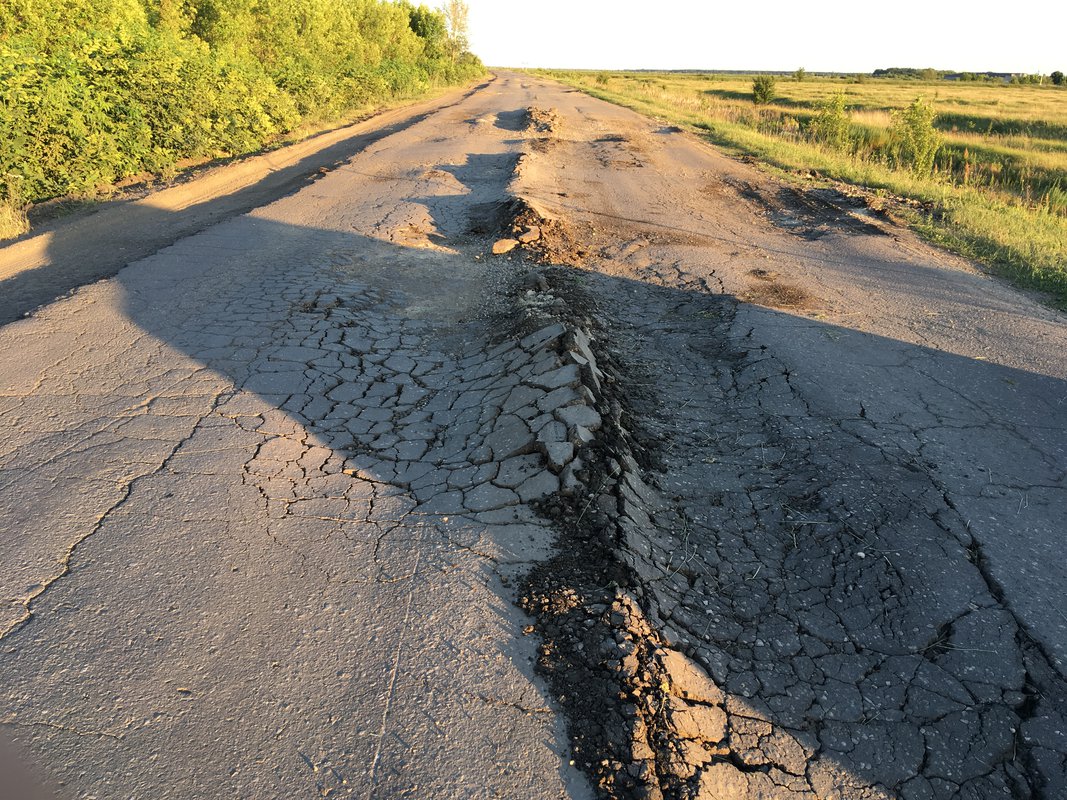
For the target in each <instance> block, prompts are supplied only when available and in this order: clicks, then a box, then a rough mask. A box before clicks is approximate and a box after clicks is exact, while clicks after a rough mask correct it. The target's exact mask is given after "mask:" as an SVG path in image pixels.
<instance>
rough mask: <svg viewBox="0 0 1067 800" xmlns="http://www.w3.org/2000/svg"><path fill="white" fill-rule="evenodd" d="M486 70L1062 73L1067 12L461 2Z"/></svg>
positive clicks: (998, 6)
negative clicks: (467, 6) (932, 69)
mask: <svg viewBox="0 0 1067 800" xmlns="http://www.w3.org/2000/svg"><path fill="white" fill-rule="evenodd" d="M468 2H469V4H470V31H471V49H472V50H473V51H474V52H475V53H477V54H478V55H479V56H481V58H482V60H483V61H484V62H485V63H486V64H488V65H490V66H512V67H574V68H586V69H627V68H634V69H672V68H673V69H745V70H761V69H763V70H790V71H791V70H794V69H796V68H797V67H804V68H805V69H807V70H808V71H809V72H814V71H825V72H870V71H872V70H874V69H876V68H878V67H894V66H896V67H936V68H938V69H953V70H963V71H976V72H977V71H984V70H992V71H994V72H1040V73H1043V74H1046V75H1047V74H1048V73H1050V72H1052V71H1053V70H1057V69H1058V70H1060V71H1062V72H1067V44H1065V42H1067V39H1065V35H1067V2H1065V0H1059V1H1058V2H1056V1H1055V0H1042V1H1041V2H1005V1H1004V0H1001V2H938V0H925V2H923V1H922V0H874V1H873V2H872V0H866V1H865V0H855V2H838V1H837V0H807V1H805V0H794V2H781V1H780V0H773V1H772V2H751V1H750V2H744V1H743V0H730V2H696V0H646V1H645V2H634V0H522V2H519V1H518V0H468Z"/></svg>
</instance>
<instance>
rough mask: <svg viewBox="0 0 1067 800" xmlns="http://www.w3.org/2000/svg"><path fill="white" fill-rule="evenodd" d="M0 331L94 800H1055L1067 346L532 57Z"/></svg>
mask: <svg viewBox="0 0 1067 800" xmlns="http://www.w3.org/2000/svg"><path fill="white" fill-rule="evenodd" d="M503 239H508V240H511V241H509V242H507V243H506V244H504V245H503V246H501V245H500V240H503ZM494 245H497V247H496V249H497V251H498V252H504V253H506V254H504V255H497V256H493V255H491V254H490V253H491V250H492V249H493V248H494ZM0 338H2V340H3V347H2V349H0V359H2V362H0V380H2V382H3V392H2V396H0V424H2V425H3V426H4V433H5V436H4V444H3V451H2V452H3V459H2V462H0V508H2V509H3V511H2V513H3V518H4V522H5V524H4V526H3V530H4V535H3V537H2V538H0V589H2V603H3V605H2V606H0V734H2V735H4V736H5V737H6V738H8V739H9V740H12V741H13V742H14V744H15V746H16V748H17V749H18V751H19V752H20V753H22V754H23V757H24V758H25V759H26V760H27V761H29V762H30V763H31V764H34V765H36V766H38V767H39V768H41V769H42V770H43V771H44V772H45V773H46V774H47V775H48V776H49V780H50V782H51V783H52V784H53V785H55V786H58V787H60V789H61V791H62V792H65V793H66V794H67V795H69V796H72V797H81V796H86V797H88V796H99V797H112V796H115V797H117V796H122V797H145V796H152V797H176V798H177V797H182V798H184V797H189V798H192V797H205V796H216V797H230V796H233V797H262V796H270V797H281V796H285V797H320V796H330V797H335V796H359V797H380V798H388V797H427V798H429V797H434V798H438V797H441V798H443V797H465V798H466V797H523V798H533V797H545V798H558V797H591V796H600V797H612V798H616V797H617V798H638V797H642V798H659V797H668V798H708V800H711V798H756V797H761V798H790V800H792V799H793V798H840V800H846V799H847V800H852V798H879V800H880V799H881V798H898V797H899V798H904V800H925V799H926V798H938V799H940V798H974V799H975V800H978V799H979V798H981V799H982V800H984V799H985V798H1001V797H1012V798H1031V797H1032V798H1042V799H1043V800H1052V799H1053V798H1059V797H1062V796H1065V795H1067V719H1065V715H1067V682H1065V680H1064V674H1065V669H1067V602H1065V601H1064V591H1063V590H1064V587H1067V561H1065V560H1064V559H1063V558H1062V544H1063V532H1064V521H1065V519H1067V488H1065V477H1067V453H1065V448H1067V444H1065V443H1067V436H1065V435H1064V434H1065V428H1067V425H1065V422H1067V382H1065V381H1067V364H1065V363H1064V360H1063V355H1062V354H1063V353H1064V352H1065V351H1067V350H1065V345H1067V327H1065V325H1064V319H1063V317H1062V315H1060V314H1058V313H1056V312H1053V311H1050V310H1047V309H1045V308H1043V307H1042V306H1040V305H1038V304H1037V303H1035V302H1033V301H1032V300H1030V299H1027V298H1025V297H1023V296H1021V295H1019V294H1017V293H1016V292H1014V291H1012V290H1010V289H1007V288H1005V287H1003V286H1001V285H1000V284H998V283H995V282H993V281H991V280H989V279H987V278H985V277H983V276H982V275H980V274H978V273H977V272H975V271H974V270H973V269H972V268H970V267H968V265H966V264H963V263H962V262H959V261H958V260H956V259H953V258H951V257H949V256H946V255H945V254H943V253H939V252H937V251H935V250H933V249H931V248H928V247H926V246H925V245H923V244H922V243H921V242H919V241H918V240H916V239H915V238H914V237H913V236H911V235H910V234H909V233H908V232H907V231H905V230H903V229H900V228H898V227H895V226H894V225H893V224H892V223H891V222H888V221H886V220H883V219H879V218H876V217H871V216H869V215H867V214H866V213H865V210H864V209H863V208H862V207H861V206H859V205H857V204H856V203H853V202H848V201H847V200H846V199H844V198H841V197H839V196H836V195H834V194H833V193H829V194H827V193H826V191H825V190H822V189H818V190H813V191H812V192H809V193H805V192H804V191H803V189H789V190H785V189H783V188H782V187H780V186H778V185H776V184H774V183H773V182H772V181H770V180H769V179H767V178H766V177H763V176H761V175H760V174H759V173H758V172H756V171H754V170H752V169H751V168H750V167H748V166H746V165H743V164H738V163H736V162H733V161H730V160H728V159H725V158H723V157H722V156H720V155H718V154H717V153H715V152H713V151H712V150H710V149H709V148H707V147H705V146H704V145H702V144H700V143H699V142H697V141H695V140H694V139H692V138H690V137H688V136H686V135H684V134H682V133H679V132H678V131H677V130H674V129H669V128H661V127H659V126H658V125H657V124H655V123H654V122H652V121H650V120H647V119H644V118H641V117H639V116H637V115H635V114H633V113H631V112H628V111H625V110H622V109H618V108H615V107H613V106H610V105H607V104H604V103H601V102H599V101H596V100H593V99H591V98H589V97H586V96H584V95H581V94H578V93H576V92H573V91H571V90H567V89H563V88H561V87H559V86H556V85H554V84H548V83H542V82H540V81H537V80H534V79H531V78H526V77H522V76H515V75H503V76H500V77H498V78H497V79H496V80H495V81H493V82H492V83H490V84H489V85H488V86H487V87H485V88H482V89H480V90H479V91H476V92H474V93H473V94H471V95H470V96H468V97H466V98H464V99H463V100H461V101H460V102H458V103H456V104H454V105H450V106H447V107H444V108H442V109H441V110H440V111H439V112H437V113H431V114H429V115H427V116H426V117H425V118H423V119H421V120H420V121H418V122H416V123H415V124H413V125H411V126H410V127H407V128H404V129H403V130H399V131H397V132H394V133H391V134H390V135H388V136H385V137H383V138H380V139H377V140H375V141H373V143H372V144H370V145H369V146H367V147H366V148H365V149H364V150H363V151H362V152H360V153H359V154H358V155H356V156H354V157H353V158H351V159H350V160H349V161H348V162H346V163H345V164H343V165H342V166H340V167H338V168H337V169H336V170H334V171H331V172H329V173H328V174H326V175H325V176H323V177H322V178H321V179H319V180H317V181H316V182H314V183H313V184H311V185H310V186H307V187H305V188H303V189H301V190H300V191H299V192H297V193H296V194H293V195H291V196H289V197H286V198H283V199H280V200H278V201H276V202H274V203H271V204H269V205H266V206H263V207H261V208H259V209H257V210H255V211H253V212H251V213H249V214H247V215H244V216H241V217H237V218H234V219H232V220H230V221H227V222H224V223H222V224H219V225H216V226H214V227H211V228H208V229H207V230H204V231H203V232H201V233H198V234H196V235H193V236H189V237H186V238H184V239H181V240H180V241H178V242H177V243H175V244H174V245H173V246H170V247H167V248H165V249H161V250H159V252H157V253H156V254H155V255H153V256H150V257H148V258H146V259H143V260H141V261H138V262H136V263H134V264H131V265H130V266H128V267H127V268H126V269H124V270H123V271H122V272H120V273H119V274H118V275H117V276H116V277H115V278H114V279H112V280H108V281H103V282H100V283H96V284H93V285H90V286H87V287H84V288H82V289H81V290H79V291H77V292H76V293H74V294H73V295H72V296H71V297H69V298H67V299H64V300H61V301H58V302H56V303H53V304H51V305H49V306H46V307H44V308H42V309H40V310H39V311H38V312H37V313H36V314H35V315H34V316H32V317H30V318H27V319H25V320H22V321H20V322H17V323H14V324H12V325H8V326H6V327H4V328H2V329H0Z"/></svg>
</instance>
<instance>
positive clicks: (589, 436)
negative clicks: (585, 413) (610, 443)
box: [571, 425, 593, 448]
mask: <svg viewBox="0 0 1067 800" xmlns="http://www.w3.org/2000/svg"><path fill="white" fill-rule="evenodd" d="M571 441H572V442H574V446H575V447H579V448H580V447H583V446H584V445H587V444H589V443H590V442H591V441H593V432H592V431H591V430H589V429H588V428H586V427H585V426H584V425H575V426H574V430H572V431H571Z"/></svg>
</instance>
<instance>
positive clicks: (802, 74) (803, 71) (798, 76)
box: [793, 67, 808, 83]
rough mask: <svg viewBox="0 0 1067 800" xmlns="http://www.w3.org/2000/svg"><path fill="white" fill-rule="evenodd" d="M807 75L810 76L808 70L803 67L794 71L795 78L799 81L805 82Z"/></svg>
mask: <svg viewBox="0 0 1067 800" xmlns="http://www.w3.org/2000/svg"><path fill="white" fill-rule="evenodd" d="M806 77H808V71H807V70H806V69H804V68H803V67H801V68H800V69H798V70H797V71H796V72H794V73H793V80H795V81H796V82H797V83H803V81H804V79H805V78H806Z"/></svg>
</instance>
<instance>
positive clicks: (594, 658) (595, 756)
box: [520, 270, 727, 800]
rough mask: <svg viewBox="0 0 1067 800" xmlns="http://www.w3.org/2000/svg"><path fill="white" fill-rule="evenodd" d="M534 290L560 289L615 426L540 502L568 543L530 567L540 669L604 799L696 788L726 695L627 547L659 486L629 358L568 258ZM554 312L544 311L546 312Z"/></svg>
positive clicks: (605, 428)
mask: <svg viewBox="0 0 1067 800" xmlns="http://www.w3.org/2000/svg"><path fill="white" fill-rule="evenodd" d="M524 286H526V287H529V288H526V289H525V291H526V293H527V295H537V294H543V295H545V297H551V298H554V299H555V301H562V302H561V303H559V302H556V303H554V304H553V307H554V308H555V309H556V313H557V318H558V319H560V320H561V321H562V322H563V324H564V325H567V326H568V327H569V329H570V331H571V333H570V334H569V335H568V337H567V338H564V339H562V345H561V348H562V350H561V354H562V355H563V357H567V354H568V353H571V354H572V356H571V357H574V356H575V355H577V359H578V361H582V362H584V364H583V377H584V381H585V383H586V389H587V397H589V398H591V401H592V405H593V407H594V409H595V411H596V413H598V414H599V416H600V418H601V419H602V420H603V425H602V426H601V428H600V429H599V430H598V432H596V436H595V438H592V439H590V441H589V442H587V443H586V444H584V445H583V446H582V448H580V449H579V451H578V454H577V457H576V459H575V460H574V462H572V465H571V466H569V467H568V470H569V471H568V473H564V476H563V480H562V490H561V491H560V492H559V493H558V494H555V495H553V496H551V497H548V498H546V499H544V500H542V501H540V502H539V503H538V509H539V511H540V512H541V513H542V514H543V515H544V516H545V517H547V518H548V519H551V521H552V522H553V523H554V524H555V527H556V528H557V530H558V531H559V533H558V541H557V550H556V555H555V556H554V557H553V558H552V559H551V560H548V561H546V562H543V563H541V564H539V565H537V566H536V567H534V570H531V572H530V573H529V574H528V575H527V576H526V578H525V579H524V581H523V583H522V589H521V599H520V605H521V607H522V608H523V609H524V610H525V611H526V612H527V613H529V614H530V615H531V617H532V618H534V619H535V624H534V625H531V626H529V627H528V628H526V633H527V634H537V635H538V636H540V638H541V645H540V647H539V651H538V653H539V658H538V665H537V668H538V671H539V673H540V674H541V675H542V676H543V677H544V678H545V679H546V682H547V683H548V685H550V687H551V689H552V692H553V694H554V695H555V697H556V699H557V701H558V702H559V704H560V705H561V706H562V707H563V709H564V710H566V714H567V718H568V721H569V729H568V730H569V734H570V739H571V747H572V752H573V755H574V761H575V763H576V765H577V766H579V767H580V768H583V769H584V770H585V771H586V772H587V774H588V775H589V777H590V779H591V780H592V782H593V784H594V786H595V788H596V791H598V794H599V795H600V796H601V797H605V798H625V799H627V800H628V799H630V798H634V799H636V798H662V797H664V794H665V791H666V793H667V794H668V795H670V796H676V797H683V796H689V795H690V794H691V793H692V791H694V790H695V789H696V784H695V783H694V785H692V786H689V785H688V784H689V783H692V782H694V781H695V780H696V777H697V774H698V771H699V770H700V768H701V767H702V766H704V765H705V764H707V763H708V762H710V761H711V759H712V758H714V757H715V756H716V755H723V754H726V753H727V751H726V750H723V749H721V748H720V747H719V742H721V740H722V739H723V738H724V737H726V711H724V710H723V708H722V703H723V698H722V693H721V692H720V691H719V689H718V688H717V687H716V686H715V685H714V683H713V682H712V681H711V678H710V677H708V676H707V674H706V673H705V672H704V671H703V669H702V668H700V667H699V666H697V665H696V663H695V662H692V661H690V660H689V659H688V658H686V657H685V656H684V655H682V654H681V653H679V652H676V651H674V650H672V649H670V647H669V646H667V644H666V642H665V641H664V639H663V638H662V637H660V636H659V635H658V634H657V633H656V629H655V624H654V622H653V621H650V620H649V619H648V618H647V617H646V613H644V611H643V610H642V609H641V604H640V597H641V596H642V595H643V589H642V588H641V580H640V578H639V576H638V574H637V573H636V571H635V565H634V564H633V563H627V561H626V560H624V558H623V557H622V554H626V553H627V551H628V550H627V547H633V542H631V543H630V544H628V545H627V539H633V535H634V533H633V531H632V530H628V529H630V528H632V527H633V526H634V525H635V524H636V523H635V518H636V519H641V518H643V519H646V521H647V519H648V515H647V514H648V513H649V512H647V511H646V510H644V506H646V498H651V496H652V492H651V490H650V489H649V487H648V486H647V485H646V484H644V482H643V480H642V478H641V474H642V471H644V470H647V469H649V468H651V467H652V466H653V462H654V459H653V458H652V455H651V452H652V449H651V445H652V443H651V442H649V441H644V436H643V435H642V434H641V432H640V430H639V425H638V422H637V419H636V417H635V416H634V415H633V414H632V413H631V411H630V406H628V403H627V400H626V398H624V397H622V396H621V394H620V393H617V389H616V387H618V386H621V385H622V384H623V382H622V381H621V380H620V374H619V371H620V367H619V365H618V364H616V363H615V361H614V359H612V357H611V355H610V354H609V353H608V352H607V351H606V350H605V349H604V348H601V347H599V346H598V345H596V339H595V338H594V334H591V333H590V332H591V331H592V332H595V331H598V327H596V323H595V317H596V311H595V306H594V304H593V303H592V301H591V299H590V298H589V297H588V295H587V294H586V293H585V292H584V291H583V289H582V288H580V286H579V285H578V283H577V282H576V281H575V279H574V276H573V274H568V273H567V272H566V271H563V270H546V271H544V272H540V273H534V276H532V277H531V279H530V281H529V282H527V283H526V284H525V285H524ZM541 321H543V320H541Z"/></svg>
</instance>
